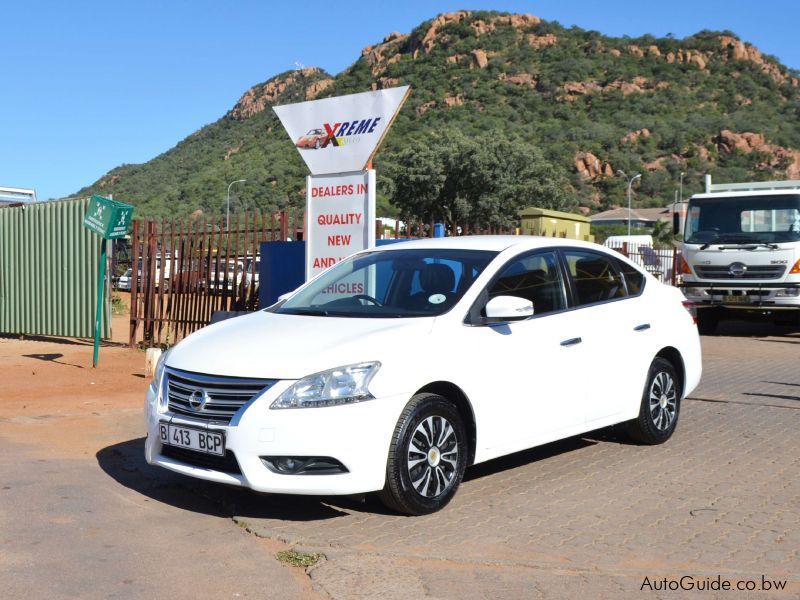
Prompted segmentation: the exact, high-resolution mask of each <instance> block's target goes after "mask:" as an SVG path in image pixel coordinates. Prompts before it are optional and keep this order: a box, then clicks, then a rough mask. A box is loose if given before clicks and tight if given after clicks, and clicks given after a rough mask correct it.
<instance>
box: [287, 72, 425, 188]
mask: <svg viewBox="0 0 800 600" xmlns="http://www.w3.org/2000/svg"><path fill="white" fill-rule="evenodd" d="M409 90H410V86H407V85H406V86H402V87H396V88H387V89H384V90H377V91H375V92H364V93H361V94H350V95H348V96H334V97H332V98H323V99H321V100H311V101H309V102H298V103H296V104H285V105H283V106H275V107H273V110H274V111H275V113H276V114H277V115H278V118H279V119H280V121H281V123H282V124H283V127H284V128H285V129H286V132H287V133H288V134H289V137H290V138H291V140H292V142H293V143H294V145H295V147H296V148H297V150H298V151H299V152H300V156H302V157H303V160H304V161H305V163H306V165H307V166H308V168H309V170H310V171H311V173H312V175H325V174H330V173H347V172H350V171H361V170H363V169H364V168H366V165H367V163H368V162H369V161H370V159H371V158H372V156H373V155H374V154H375V151H376V150H377V149H378V146H379V145H380V143H381V141H382V140H383V138H384V136H385V135H386V132H387V131H388V130H389V126H390V125H391V124H392V121H394V118H395V115H397V112H398V111H399V110H400V107H401V106H402V105H403V102H404V101H405V99H406V97H407V96H408V93H409Z"/></svg>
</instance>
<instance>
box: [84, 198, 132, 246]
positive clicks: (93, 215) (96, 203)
mask: <svg viewBox="0 0 800 600" xmlns="http://www.w3.org/2000/svg"><path fill="white" fill-rule="evenodd" d="M132 217H133V206H131V205H130V204H125V203H123V202H117V201H116V200H112V199H111V198H104V197H103V196H98V195H97V194H94V195H93V196H92V200H91V201H90V202H89V208H88V209H87V210H86V214H85V215H84V216H83V226H84V227H85V228H86V229H88V230H90V231H93V232H94V233H96V234H98V235H99V236H100V237H102V238H103V239H106V240H116V239H118V238H123V237H125V236H126V235H127V234H128V229H129V228H130V225H131V220H132Z"/></svg>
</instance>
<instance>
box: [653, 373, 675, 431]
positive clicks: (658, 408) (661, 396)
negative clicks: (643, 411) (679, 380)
mask: <svg viewBox="0 0 800 600" xmlns="http://www.w3.org/2000/svg"><path fill="white" fill-rule="evenodd" d="M677 413H678V397H677V393H676V389H675V381H674V380H673V378H672V375H670V374H669V373H667V372H666V371H661V372H659V373H658V374H657V375H656V376H655V377H654V378H653V382H652V383H651V384H650V417H651V419H652V420H653V425H655V427H656V429H658V430H659V431H666V430H667V429H669V428H670V426H671V425H672V423H673V422H674V421H675V416H676V415H677Z"/></svg>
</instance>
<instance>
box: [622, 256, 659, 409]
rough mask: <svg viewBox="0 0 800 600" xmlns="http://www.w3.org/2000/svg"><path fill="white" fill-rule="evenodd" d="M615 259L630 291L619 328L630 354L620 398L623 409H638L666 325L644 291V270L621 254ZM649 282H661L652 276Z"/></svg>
mask: <svg viewBox="0 0 800 600" xmlns="http://www.w3.org/2000/svg"><path fill="white" fill-rule="evenodd" d="M613 262H614V264H615V265H616V267H617V270H618V271H619V272H620V274H621V275H622V278H623V279H624V281H625V287H626V289H627V292H628V296H627V298H626V300H625V301H624V302H622V303H621V304H623V306H624V307H625V310H624V312H623V314H622V317H621V329H620V332H621V335H626V336H627V338H628V340H629V342H628V347H629V353H628V354H629V357H628V361H627V363H626V366H625V376H624V377H621V378H620V380H619V394H618V396H617V399H618V400H619V402H620V405H621V406H620V408H621V410H622V411H624V412H628V413H630V412H634V413H635V412H636V411H638V407H639V403H640V402H641V397H642V392H643V390H644V384H645V380H646V379H647V372H648V370H649V369H650V363H651V362H652V361H653V358H654V357H655V355H656V353H657V352H658V351H659V350H660V348H659V347H658V339H657V337H658V332H659V330H660V329H662V330H663V328H662V327H661V326H660V319H659V315H658V312H657V311H655V310H654V309H653V305H652V301H651V300H650V299H649V298H648V297H647V296H646V295H644V288H645V286H646V285H648V283H647V279H646V277H645V276H644V274H643V273H642V272H641V271H640V270H639V269H637V268H636V267H634V266H633V265H630V264H629V263H627V262H625V261H624V260H621V259H619V258H616V257H614V258H613ZM650 285H659V284H658V283H656V282H653V281H652V280H650ZM623 332H624V333H623ZM662 333H663V331H662Z"/></svg>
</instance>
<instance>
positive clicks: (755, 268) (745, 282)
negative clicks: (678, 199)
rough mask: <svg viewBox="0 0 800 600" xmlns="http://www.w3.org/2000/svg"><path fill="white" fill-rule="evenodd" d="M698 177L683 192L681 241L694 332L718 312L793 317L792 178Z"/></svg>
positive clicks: (795, 215)
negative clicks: (700, 180)
mask: <svg viewBox="0 0 800 600" xmlns="http://www.w3.org/2000/svg"><path fill="white" fill-rule="evenodd" d="M705 183H706V185H705V192H704V193H702V194H695V195H693V196H692V197H691V198H690V199H689V202H688V207H687V213H686V222H685V226H684V241H683V243H682V247H681V251H682V252H681V274H682V278H683V284H682V287H683V291H684V294H685V295H686V297H687V299H689V300H692V301H693V302H695V303H696V305H697V308H698V328H699V329H700V333H703V334H712V333H714V331H715V330H716V328H717V324H718V323H719V321H720V320H721V319H723V318H726V317H728V318H745V317H754V318H761V319H771V320H773V321H776V322H780V323H790V324H792V325H797V324H800V181H768V182H752V183H727V184H713V183H712V182H711V176H710V175H706V182H705Z"/></svg>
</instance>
